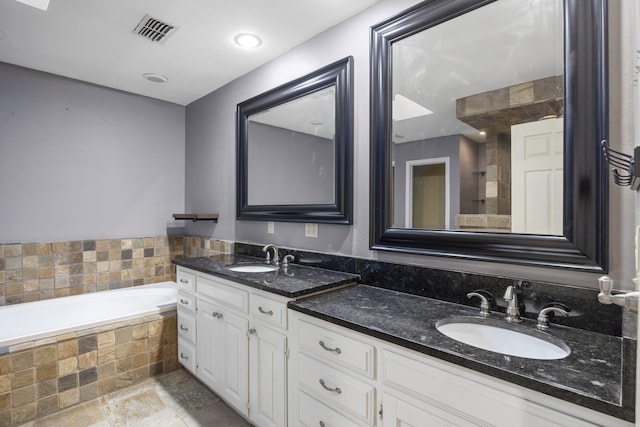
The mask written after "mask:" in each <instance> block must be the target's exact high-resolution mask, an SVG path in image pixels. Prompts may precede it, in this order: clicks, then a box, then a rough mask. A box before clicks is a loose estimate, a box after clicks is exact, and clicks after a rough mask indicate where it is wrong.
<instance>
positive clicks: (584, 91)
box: [370, 0, 608, 272]
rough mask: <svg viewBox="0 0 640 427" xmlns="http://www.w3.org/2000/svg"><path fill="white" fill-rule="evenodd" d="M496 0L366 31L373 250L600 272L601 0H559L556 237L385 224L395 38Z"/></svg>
mask: <svg viewBox="0 0 640 427" xmlns="http://www.w3.org/2000/svg"><path fill="white" fill-rule="evenodd" d="M493 1H495V0H430V1H426V2H423V3H420V4H419V5H417V6H415V7H413V8H411V9H408V10H407V11H405V12H402V13H401V14H399V15H397V16H395V17H393V18H391V19H389V20H387V21H385V22H382V23H380V24H378V25H377V26H375V27H372V29H371V212H370V215H371V224H370V247H371V249H375V250H386V251H395V252H409V253H415V254H422V255H435V256H444V257H451V258H459V259H472V260H480V261H493V262H502V263H512V264H522V265H534V266H544V267H556V268H568V269H575V270H582V271H591V272H606V271H607V268H608V256H607V253H608V182H607V168H606V165H605V163H604V162H603V159H602V156H601V151H600V150H601V148H600V141H602V140H603V139H607V134H608V117H607V115H608V93H607V85H608V75H607V73H608V72H607V66H608V64H607V0H565V2H564V23H565V30H564V31H565V41H564V46H565V53H564V58H565V59H564V61H565V73H564V88H565V89H564V90H565V98H564V99H565V111H564V117H565V133H564V144H565V145H564V147H565V156H564V159H565V160H564V171H565V172H564V188H565V196H564V219H563V223H564V225H563V230H564V234H563V236H542V235H530V234H501V233H487V232H466V231H445V230H418V229H400V228H391V204H392V201H391V200H390V194H391V193H390V182H391V179H390V177H391V165H390V163H391V162H390V161H389V159H390V154H391V131H392V130H391V129H392V126H391V124H392V123H391V98H392V93H391V90H392V84H391V82H392V80H391V78H392V75H391V72H392V67H391V63H392V62H391V60H392V45H393V43H394V42H396V41H399V40H402V39H403V38H406V37H408V36H411V35H412V34H415V33H417V32H420V31H424V30H426V29H428V28H430V27H432V26H435V25H437V24H440V23H442V22H445V21H447V20H450V19H452V18H455V17H457V16H459V15H462V14H464V13H467V12H470V11H472V10H474V9H476V8H479V7H482V6H484V5H487V4H489V3H492V2H493Z"/></svg>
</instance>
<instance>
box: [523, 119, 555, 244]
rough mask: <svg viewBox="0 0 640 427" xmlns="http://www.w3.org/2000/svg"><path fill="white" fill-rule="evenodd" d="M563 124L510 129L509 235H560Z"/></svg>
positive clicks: (544, 123) (539, 123)
mask: <svg viewBox="0 0 640 427" xmlns="http://www.w3.org/2000/svg"><path fill="white" fill-rule="evenodd" d="M563 152H564V150H563V120H562V119H547V120H541V121H537V122H532V123H523V124H520V125H513V126H511V180H512V182H511V193H512V196H511V203H512V204H511V231H512V232H514V233H529V234H548V235H562V234H563V233H562V218H563V215H562V200H563V194H564V191H563V170H564V166H563V159H564V156H563Z"/></svg>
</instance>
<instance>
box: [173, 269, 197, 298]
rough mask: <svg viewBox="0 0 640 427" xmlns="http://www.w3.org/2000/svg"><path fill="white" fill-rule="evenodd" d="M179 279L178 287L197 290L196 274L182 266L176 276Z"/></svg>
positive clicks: (192, 290)
mask: <svg viewBox="0 0 640 427" xmlns="http://www.w3.org/2000/svg"><path fill="white" fill-rule="evenodd" d="M176 279H177V281H178V288H180V289H186V290H187V291H191V292H195V291H196V276H195V274H192V273H189V272H187V271H185V270H183V269H181V268H178V274H177V277H176Z"/></svg>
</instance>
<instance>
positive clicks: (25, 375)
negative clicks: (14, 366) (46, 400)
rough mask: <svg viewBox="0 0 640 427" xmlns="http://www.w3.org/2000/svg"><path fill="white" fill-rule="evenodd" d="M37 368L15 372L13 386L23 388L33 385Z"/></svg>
mask: <svg viewBox="0 0 640 427" xmlns="http://www.w3.org/2000/svg"><path fill="white" fill-rule="evenodd" d="M35 371H36V370H35V368H29V369H24V370H22V371H18V372H16V373H14V374H13V376H12V378H11V388H12V389H16V388H21V387H26V386H28V385H32V384H33V383H34V382H35V377H36V372H35Z"/></svg>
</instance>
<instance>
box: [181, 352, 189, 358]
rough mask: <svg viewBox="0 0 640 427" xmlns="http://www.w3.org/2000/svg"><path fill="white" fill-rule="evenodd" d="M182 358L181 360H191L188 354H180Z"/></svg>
mask: <svg viewBox="0 0 640 427" xmlns="http://www.w3.org/2000/svg"><path fill="white" fill-rule="evenodd" d="M180 358H181V359H185V360H189V356H187V355H186V354H184V353H180Z"/></svg>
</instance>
